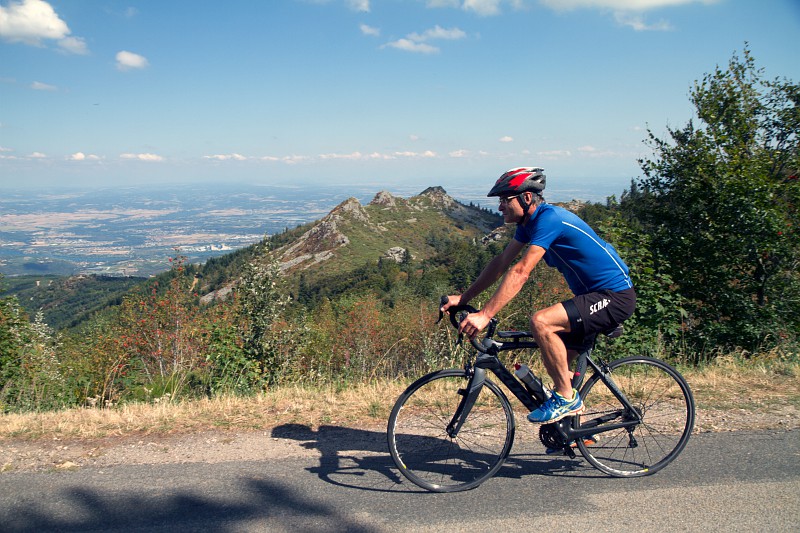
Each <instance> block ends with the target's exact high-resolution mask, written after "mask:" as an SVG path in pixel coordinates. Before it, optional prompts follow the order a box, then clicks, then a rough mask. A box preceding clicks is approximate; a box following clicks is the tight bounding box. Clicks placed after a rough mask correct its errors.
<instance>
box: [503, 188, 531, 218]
mask: <svg viewBox="0 0 800 533" xmlns="http://www.w3.org/2000/svg"><path fill="white" fill-rule="evenodd" d="M523 194H524V193H523ZM520 196H521V195H519V194H515V195H513V196H505V197H501V198H500V208H499V209H500V212H501V213H503V221H504V222H505V223H506V224H511V223H512V222H513V223H518V222H520V221H522V219H523V218H525V213H523V212H522V205H521V204H520V203H519V199H520Z"/></svg>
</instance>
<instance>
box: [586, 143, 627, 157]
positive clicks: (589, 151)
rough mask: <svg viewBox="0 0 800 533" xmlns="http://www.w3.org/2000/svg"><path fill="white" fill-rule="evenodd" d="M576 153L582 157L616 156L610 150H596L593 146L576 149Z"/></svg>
mask: <svg viewBox="0 0 800 533" xmlns="http://www.w3.org/2000/svg"><path fill="white" fill-rule="evenodd" d="M578 152H580V153H581V155H582V156H584V157H615V156H617V155H618V154H616V153H615V152H612V151H610V150H598V149H597V148H595V147H594V146H589V145H587V146H581V147H580V148H578Z"/></svg>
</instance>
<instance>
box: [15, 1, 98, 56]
mask: <svg viewBox="0 0 800 533" xmlns="http://www.w3.org/2000/svg"><path fill="white" fill-rule="evenodd" d="M70 33H71V32H70V29H69V26H67V23H66V22H64V21H63V20H61V18H60V17H59V16H58V14H57V13H56V12H55V10H54V9H53V6H51V5H50V4H48V3H47V2H45V1H43V0H21V1H17V2H14V1H12V2H9V4H8V6H7V7H4V6H0V38H2V39H3V40H5V41H7V42H11V43H23V44H27V45H30V46H44V42H43V41H45V40H53V41H57V42H58V45H59V46H60V47H61V49H62V50H63V51H65V52H70V53H73V54H86V53H88V50H87V48H86V42H85V41H84V40H83V39H81V38H80V37H70V36H69V35H70Z"/></svg>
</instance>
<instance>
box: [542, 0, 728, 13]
mask: <svg viewBox="0 0 800 533" xmlns="http://www.w3.org/2000/svg"><path fill="white" fill-rule="evenodd" d="M717 1H718V0H539V2H540V3H541V4H542V5H544V6H547V7H549V8H551V9H554V10H557V11H571V10H573V9H582V8H597V9H613V10H616V11H648V10H651V9H659V8H662V7H672V6H682V5H686V4H697V3H701V4H713V3H716V2H717Z"/></svg>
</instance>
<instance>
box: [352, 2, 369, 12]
mask: <svg viewBox="0 0 800 533" xmlns="http://www.w3.org/2000/svg"><path fill="white" fill-rule="evenodd" d="M347 5H348V6H349V7H350V9H352V10H353V11H358V12H359V13H369V0H347Z"/></svg>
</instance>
